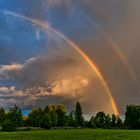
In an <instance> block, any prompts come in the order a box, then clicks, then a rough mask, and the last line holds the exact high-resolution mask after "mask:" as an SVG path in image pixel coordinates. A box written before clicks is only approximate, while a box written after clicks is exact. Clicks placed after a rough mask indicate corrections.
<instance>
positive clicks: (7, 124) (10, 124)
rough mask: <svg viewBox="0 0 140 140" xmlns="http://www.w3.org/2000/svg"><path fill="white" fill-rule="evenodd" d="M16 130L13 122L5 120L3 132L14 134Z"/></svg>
mask: <svg viewBox="0 0 140 140" xmlns="http://www.w3.org/2000/svg"><path fill="white" fill-rule="evenodd" d="M15 130H16V125H15V123H14V122H12V121H11V120H5V121H4V122H3V124H2V131H7V132H12V131H15Z"/></svg>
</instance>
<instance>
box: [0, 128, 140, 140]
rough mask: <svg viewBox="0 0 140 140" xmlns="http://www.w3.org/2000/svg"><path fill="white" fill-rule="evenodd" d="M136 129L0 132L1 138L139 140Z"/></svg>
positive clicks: (18, 139)
mask: <svg viewBox="0 0 140 140" xmlns="http://www.w3.org/2000/svg"><path fill="white" fill-rule="evenodd" d="M139 139H140V131H138V130H137V131H134V130H90V129H82V130H80V129H78V130H38V131H27V132H10V133H9V132H0V140H139Z"/></svg>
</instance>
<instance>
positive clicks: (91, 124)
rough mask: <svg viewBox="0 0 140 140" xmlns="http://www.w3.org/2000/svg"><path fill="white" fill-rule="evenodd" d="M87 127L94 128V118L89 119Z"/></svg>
mask: <svg viewBox="0 0 140 140" xmlns="http://www.w3.org/2000/svg"><path fill="white" fill-rule="evenodd" d="M88 127H89V128H96V123H95V118H94V116H92V117H91V119H90V120H89V122H88Z"/></svg>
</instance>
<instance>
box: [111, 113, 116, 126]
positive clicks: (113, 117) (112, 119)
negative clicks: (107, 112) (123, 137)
mask: <svg viewBox="0 0 140 140" xmlns="http://www.w3.org/2000/svg"><path fill="white" fill-rule="evenodd" d="M116 123H117V117H116V115H115V114H112V117H111V127H112V128H116V125H117V124H116Z"/></svg>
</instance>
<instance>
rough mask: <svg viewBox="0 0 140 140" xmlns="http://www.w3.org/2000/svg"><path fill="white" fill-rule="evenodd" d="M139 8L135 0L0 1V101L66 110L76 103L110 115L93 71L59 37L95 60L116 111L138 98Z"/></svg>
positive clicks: (106, 98)
mask: <svg viewBox="0 0 140 140" xmlns="http://www.w3.org/2000/svg"><path fill="white" fill-rule="evenodd" d="M139 7H140V1H139V0H133V1H132V0H123V1H122V0H94V1H93V0H0V106H3V107H5V108H8V107H9V106H12V105H15V104H17V105H19V106H20V107H21V108H23V109H27V110H29V109H31V108H33V107H37V106H41V107H44V106H45V105H47V104H51V103H64V104H66V105H67V107H68V109H69V110H71V109H72V108H73V106H74V104H75V102H76V101H80V102H81V104H82V107H83V110H84V113H85V114H94V113H96V112H97V111H102V110H103V111H105V112H107V113H114V110H113V107H112V104H111V101H110V98H109V96H108V94H107V91H106V89H105V87H104V85H103V83H102V81H101V79H100V78H99V77H98V75H97V74H96V71H94V70H93V69H91V66H90V65H89V64H88V63H86V62H85V60H84V59H83V58H82V57H81V56H80V54H79V53H78V52H77V51H76V50H75V49H74V48H73V47H72V44H71V43H69V41H66V40H65V38H64V37H63V36H65V37H66V38H67V39H68V40H70V41H72V42H73V43H75V44H77V46H79V48H80V49H81V50H82V51H83V52H84V53H86V54H87V55H88V57H89V58H90V59H91V60H92V61H93V62H94V63H95V64H96V65H97V67H98V69H99V70H100V72H101V74H102V76H103V77H104V79H105V81H106V83H107V85H108V87H109V88H110V91H111V92H112V96H113V97H114V100H115V102H116V104H117V106H118V109H119V111H120V113H121V114H123V113H124V111H125V107H126V105H127V104H139V102H140V98H139V96H140V87H139V84H140V73H139V71H140V65H139V59H140V55H139V52H140V39H139V37H140V28H139V25H140V16H139V12H140V11H139ZM28 19H31V20H28ZM32 21H37V23H38V22H39V23H43V24H46V26H49V27H50V28H51V29H53V30H54V31H57V32H59V33H60V34H63V36H61V35H59V34H57V33H55V32H51V31H49V30H48V29H47V28H42V26H41V25H38V24H36V22H34V23H33V22H32Z"/></svg>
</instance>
